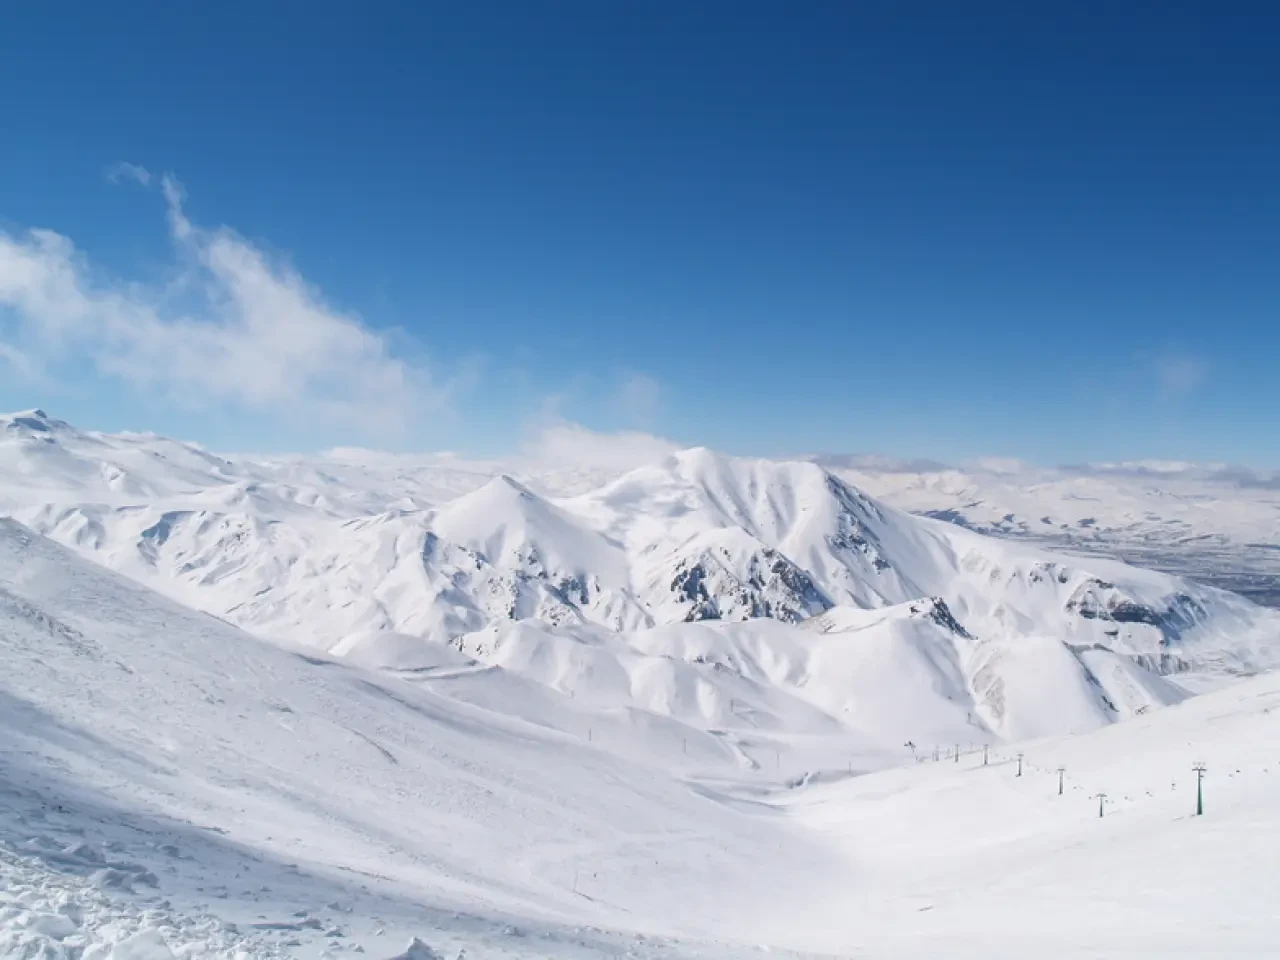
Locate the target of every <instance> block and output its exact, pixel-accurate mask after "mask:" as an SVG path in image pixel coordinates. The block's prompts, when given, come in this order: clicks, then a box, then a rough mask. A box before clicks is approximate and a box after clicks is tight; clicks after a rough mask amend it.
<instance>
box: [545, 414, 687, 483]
mask: <svg viewBox="0 0 1280 960" xmlns="http://www.w3.org/2000/svg"><path fill="white" fill-rule="evenodd" d="M679 449H680V447H679V446H678V445H677V444H675V443H673V442H671V441H670V440H666V439H664V438H662V437H658V436H654V435H653V434H651V433H642V432H640V431H635V430H624V431H621V432H618V433H601V432H598V431H595V430H589V429H587V428H586V427H584V426H581V425H580V424H576V423H569V422H567V421H556V422H550V423H543V424H542V425H541V426H539V427H535V428H533V429H532V430H531V431H530V432H529V435H528V437H527V438H526V440H525V442H524V446H523V448H522V452H523V453H524V455H525V456H527V457H528V458H529V459H531V460H534V461H536V462H538V463H544V464H549V465H555V466H558V467H583V468H590V469H599V470H614V471H623V470H630V469H632V468H634V467H640V466H644V465H645V464H648V463H657V462H658V461H660V460H662V459H664V458H666V457H669V456H670V455H671V454H673V453H675V452H676V451H677V450H679Z"/></svg>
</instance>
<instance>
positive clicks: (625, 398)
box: [613, 373, 662, 425]
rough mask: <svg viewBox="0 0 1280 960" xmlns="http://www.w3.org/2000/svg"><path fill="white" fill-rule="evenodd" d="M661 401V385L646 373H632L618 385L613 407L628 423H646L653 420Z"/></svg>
mask: <svg viewBox="0 0 1280 960" xmlns="http://www.w3.org/2000/svg"><path fill="white" fill-rule="evenodd" d="M661 402H662V387H661V385H660V384H659V383H658V381H657V380H655V379H654V378H653V377H651V376H649V375H648V374H646V373H632V374H630V375H628V376H627V377H626V378H625V379H624V380H623V381H622V383H620V384H619V385H618V388H617V390H616V391H615V392H614V395H613V407H614V409H615V410H616V411H617V412H618V413H619V414H620V415H621V416H622V417H623V418H624V419H626V421H627V422H628V423H631V424H635V425H647V424H650V423H652V422H653V419H654V417H655V416H657V413H658V407H659V405H660V404H661Z"/></svg>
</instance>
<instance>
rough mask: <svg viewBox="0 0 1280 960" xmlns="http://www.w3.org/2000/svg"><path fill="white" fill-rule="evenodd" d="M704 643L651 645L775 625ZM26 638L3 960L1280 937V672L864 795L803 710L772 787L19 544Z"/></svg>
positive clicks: (1070, 946)
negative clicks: (1198, 792)
mask: <svg viewBox="0 0 1280 960" xmlns="http://www.w3.org/2000/svg"><path fill="white" fill-rule="evenodd" d="M871 616H873V614H871V613H869V612H867V611H854V612H844V611H836V612H834V613H833V614H828V615H825V622H821V623H815V624H813V625H811V626H810V627H808V628H807V629H811V630H813V631H814V634H815V636H817V637H824V636H830V635H831V634H832V633H833V632H836V631H839V630H842V629H848V628H849V627H851V626H855V625H857V623H851V622H850V621H859V622H860V621H863V620H865V619H866V618H869V617H871ZM893 616H894V615H893V614H891V617H893ZM896 619H897V620H900V621H902V622H901V623H899V624H898V626H899V627H901V628H902V629H904V630H905V631H906V632H907V633H908V634H911V633H913V632H915V631H916V630H917V629H918V628H919V627H920V626H921V625H922V624H925V625H930V627H931V628H937V629H942V627H941V626H940V625H938V624H937V623H936V622H935V621H934V620H932V619H929V618H928V617H927V616H926V617H923V618H912V617H910V615H909V614H908V615H902V614H897V615H896ZM864 625H865V624H864ZM687 626H689V627H692V628H693V630H694V632H693V633H690V634H689V636H690V637H694V638H698V639H690V640H684V639H679V638H680V636H681V634H682V633H683V631H682V630H680V629H679V628H675V627H671V628H660V629H658V630H657V631H655V632H654V633H652V634H651V635H650V637H649V642H650V643H653V644H658V645H663V644H670V643H674V642H677V640H678V642H681V643H689V644H691V645H693V646H695V647H700V648H702V649H704V650H708V651H710V650H718V651H720V653H724V652H725V647H724V646H723V645H720V641H719V640H717V639H716V638H715V637H714V634H716V633H717V632H721V633H725V634H727V635H730V636H732V634H733V633H734V628H736V627H740V626H742V625H739V624H692V625H687ZM766 626H767V625H766ZM771 628H773V629H778V630H796V629H801V628H797V627H795V626H793V625H789V624H782V623H776V624H772V627H771ZM824 630H825V631H826V633H823V632H822V631H824ZM0 636H2V637H3V643H0V658H2V661H3V662H0V716H2V717H3V729H4V731H5V734H4V737H3V739H0V877H2V878H3V883H2V884H0V955H4V956H42V957H73V956H74V957H79V958H80V960H86V958H88V960H102V958H113V960H160V958H168V957H170V956H192V957H201V956H203V957H236V956H239V957H322V956H330V957H339V956H351V955H353V954H355V953H357V952H362V953H363V954H364V955H367V956H372V957H381V958H390V957H393V956H397V955H403V954H404V952H405V951H406V945H407V944H409V943H410V941H411V939H412V938H414V937H418V938H421V942H422V944H423V945H429V947H428V946H420V947H419V948H417V951H418V952H417V956H419V957H429V956H431V954H429V953H426V952H425V950H427V949H431V950H432V951H434V952H435V953H436V954H438V955H440V956H447V957H449V958H451V960H452V957H453V956H454V955H455V954H456V953H457V952H458V951H459V950H463V949H465V951H466V955H467V956H468V957H471V958H482V960H483V958H512V957H561V958H565V957H567V958H596V957H615V956H634V957H648V958H659V957H663V958H668V957H669V958H675V957H715V958H726V960H727V958H731V957H743V956H755V955H766V954H767V955H772V956H777V955H784V956H785V955H794V956H800V955H824V956H839V957H854V956H902V957H936V956H947V957H958V958H967V957H974V958H977V957H983V958H989V957H1027V956H1044V957H1109V956H1115V957H1137V956H1161V957H1174V956H1186V957H1202V956H1259V957H1261V956H1266V955H1269V951H1270V950H1271V949H1272V945H1273V944H1274V942H1275V936H1276V933H1277V932H1278V931H1280V913H1278V912H1277V908H1276V906H1275V904H1276V903H1277V902H1280V901H1278V900H1277V897H1276V894H1277V892H1278V891H1277V889H1276V885H1277V881H1276V879H1275V877H1276V874H1275V871H1274V870H1273V869H1272V864H1273V863H1274V861H1275V858H1276V856H1277V854H1280V850H1277V845H1280V813H1278V812H1277V811H1280V803H1278V802H1277V801H1280V761H1278V760H1277V758H1276V757H1275V756H1274V752H1275V751H1274V745H1275V744H1276V743H1277V742H1280V740H1278V739H1277V736H1278V735H1280V713H1277V711H1276V707H1277V706H1278V705H1280V678H1278V677H1277V676H1276V675H1274V674H1267V675H1264V676H1259V677H1256V678H1253V679H1248V680H1244V681H1240V682H1237V683H1234V684H1231V685H1229V686H1226V687H1224V688H1222V689H1220V690H1217V691H1214V692H1210V693H1206V694H1203V695H1201V696H1198V697H1195V698H1191V699H1189V700H1185V701H1184V702H1182V703H1180V704H1178V705H1175V706H1170V707H1167V708H1165V709H1162V710H1158V711H1149V712H1146V713H1144V714H1143V715H1141V716H1138V717H1136V718H1134V719H1131V720H1129V721H1128V722H1126V723H1123V724H1114V725H1107V726H1105V727H1102V728H1098V729H1096V730H1094V731H1092V732H1089V733H1083V734H1077V735H1074V736H1068V737H1059V738H1050V739H1042V740H1034V741H1029V742H1026V743H1024V744H1020V745H1017V746H1013V745H998V746H997V747H996V748H995V749H994V751H993V753H992V755H991V763H990V765H989V766H985V767H984V766H983V765H982V755H981V752H980V751H978V750H974V751H973V752H969V753H966V754H964V755H962V756H961V757H960V758H959V760H958V762H957V761H955V760H953V759H952V758H950V757H946V758H944V759H943V760H940V761H939V762H936V763H935V762H933V761H932V760H925V761H924V762H921V763H912V762H906V763H905V764H904V765H901V766H898V767H895V768H890V769H886V770H881V771H879V772H874V771H873V772H865V773H864V772H862V771H861V770H858V769H857V768H856V767H855V768H854V772H857V773H861V775H858V776H850V763H849V762H846V761H845V759H844V758H838V757H837V751H834V750H830V748H831V747H833V746H835V745H836V744H837V743H840V742H841V740H840V737H845V738H846V739H845V740H844V741H843V742H844V743H845V745H848V746H850V747H852V746H854V745H855V741H856V738H852V737H851V736H850V735H848V734H847V733H842V734H839V735H838V736H837V735H832V734H831V733H830V731H827V732H826V733H825V734H824V732H823V731H822V730H821V729H818V728H817V727H815V728H814V729H812V730H803V729H797V723H796V720H795V718H794V717H792V718H788V730H787V732H788V733H789V737H779V738H778V739H777V740H776V742H775V745H774V749H775V750H776V751H777V754H778V756H779V758H780V759H779V761H778V763H777V765H776V766H775V767H773V768H772V769H771V765H770V764H769V763H767V762H758V763H756V764H741V763H738V762H736V761H734V760H733V759H732V758H731V757H728V756H727V755H726V754H723V753H720V752H717V751H714V750H703V749H701V746H702V745H701V742H699V749H698V750H694V751H690V752H689V753H685V752H684V751H683V750H681V749H680V748H679V747H677V746H676V744H675V742H674V739H673V737H674V734H672V738H671V739H669V740H668V741H667V743H666V746H665V748H664V751H665V752H660V751H659V748H660V742H659V741H658V740H655V739H653V737H654V732H653V727H654V723H649V724H646V723H643V722H639V721H638V719H637V718H638V717H639V714H632V715H631V719H630V720H628V719H626V715H625V713H624V714H622V715H616V716H615V721H616V722H615V725H614V727H613V729H612V732H611V735H610V736H611V738H612V739H611V740H610V739H608V738H604V737H602V738H600V739H597V738H595V737H594V736H593V735H592V728H590V727H589V728H588V729H587V730H586V731H579V732H578V733H577V734H574V733H571V732H565V731H563V730H560V729H556V728H553V727H552V726H548V725H546V724H545V723H544V722H541V721H545V720H546V719H548V718H550V719H555V718H557V717H559V718H561V719H563V717H565V716H566V715H572V714H579V715H583V716H585V717H587V718H589V720H588V722H590V723H593V724H594V723H596V722H598V721H599V718H602V717H604V716H606V715H607V714H608V711H607V710H605V711H600V712H597V711H596V707H593V706H591V705H590V704H582V703H580V702H579V698H578V697H577V696H573V697H569V696H567V695H561V696H559V697H556V698H552V696H551V691H552V690H553V686H552V685H548V684H546V683H543V682H539V681H536V680H534V679H532V678H529V677H526V676H524V675H523V674H522V673H520V672H518V671H516V672H511V671H505V670H495V669H492V668H482V669H478V670H477V669H474V668H469V667H466V666H464V665H460V663H459V662H457V661H454V662H448V658H447V657H442V660H441V662H439V663H437V664H436V665H435V666H434V667H433V668H431V669H430V670H429V671H427V672H425V673H420V674H418V676H417V680H416V681H413V682H411V681H410V680H409V679H405V678H403V677H396V676H392V675H389V674H388V673H387V672H381V673H371V672H368V671H367V670H365V669H364V668H362V667H360V666H357V665H354V664H352V663H349V662H344V661H341V660H334V659H330V658H328V657H325V656H319V655H316V654H315V653H314V652H313V651H309V650H308V649H306V648H301V647H296V646H292V645H279V644H272V643H267V642H263V641H261V640H258V639H256V638H254V637H251V636H248V635H247V634H245V633H243V632H241V631H240V630H238V629H236V628H235V627H233V626H231V625H229V624H227V623H225V622H222V621H220V620H218V619H216V618H212V617H210V616H207V615H205V614H201V613H196V612H193V611H190V610H187V609H185V608H183V607H181V606H179V605H177V604H175V603H173V602H172V601H169V600H167V599H164V598H162V597H160V596H158V595H156V594H154V593H153V592H151V591H149V590H147V589H146V588H144V587H141V586H139V585H137V584H135V583H133V582H130V581H128V580H126V579H124V578H122V577H120V576H119V575H117V574H114V573H111V572H109V571H105V570H103V569H101V568H99V567H96V566H94V565H91V564H89V563H87V562H86V561H84V560H83V559H81V558H79V557H78V556H76V555H75V554H73V553H71V552H70V551H69V550H67V549H66V548H63V547H60V546H58V545H56V544H54V543H53V542H51V541H49V540H47V539H45V538H43V537H41V536H39V535H38V534H35V533H34V532H32V531H30V530H28V529H26V528H24V527H22V526H21V525H19V524H17V523H14V522H12V521H0ZM739 639H741V638H739ZM732 649H733V650H735V651H736V654H735V655H737V656H739V657H741V658H743V659H744V660H745V659H747V658H749V657H751V656H753V655H759V649H757V650H756V651H755V653H754V654H753V651H752V648H751V645H750V644H747V643H745V642H744V643H742V644H741V645H739V646H735V647H733V648H732ZM757 666H758V667H759V668H760V669H767V668H768V666H767V664H765V663H763V662H761V663H759V664H757ZM741 672H742V673H744V674H745V673H747V672H748V671H747V669H746V667H745V665H744V666H743V667H742V668H741ZM433 677H434V678H436V679H433ZM487 684H492V685H493V687H492V689H489V690H488V691H487V693H486V692H484V691H483V689H482V688H484V687H485V686H486V685H487ZM468 685H469V686H468ZM865 693H869V691H868V692H865ZM865 693H864V696H862V697H860V698H859V699H865V698H866V696H865ZM486 696H488V697H490V698H493V699H494V700H496V701H499V702H500V704H501V709H497V708H496V706H485V705H483V704H482V703H480V702H479V701H482V700H483V699H485V697H486ZM602 697H603V699H604V700H606V701H609V702H611V701H612V697H611V696H608V695H606V694H602ZM597 706H598V705H597ZM674 712H678V711H673V713H674ZM521 713H524V714H526V715H527V716H528V717H529V718H530V719H521V718H520V717H519V715H520V714H521ZM614 713H615V714H617V711H614ZM653 716H655V717H656V716H657V715H656V714H654V715H653ZM666 722H670V721H669V720H668V721H666ZM695 726H696V725H694V724H690V725H687V726H686V727H684V728H682V729H689V730H692V729H693V728H694V727H695ZM668 732H669V733H670V731H668ZM584 733H585V734H586V735H585V736H583V735H582V734H584ZM815 743H818V744H821V745H822V746H819V747H815V746H814V744H815ZM628 745H629V746H628ZM1016 751H1021V752H1023V753H1024V754H1025V761H1024V763H1025V771H1024V776H1022V777H1017V776H1016V775H1015V771H1016V761H1014V760H1013V755H1014V753H1015V752H1016ZM646 757H648V759H646ZM762 759H763V758H762ZM1196 760H1204V761H1206V762H1207V763H1208V764H1209V775H1208V779H1207V781H1206V800H1207V813H1206V816H1204V817H1202V818H1195V817H1192V816H1191V812H1192V810H1193V786H1194V779H1193V775H1192V773H1191V771H1190V765H1191V763H1192V762H1193V761H1196ZM1059 765H1063V766H1065V768H1066V771H1067V775H1066V780H1065V786H1066V790H1065V795H1064V796H1062V797H1059V796H1058V795H1057V792H1056V790H1057V780H1056V775H1055V774H1054V773H1053V771H1054V770H1055V769H1056V767H1057V766H1059ZM797 769H800V770H801V771H802V772H801V773H800V775H796V770H797ZM1098 792H1106V793H1107V795H1108V800H1107V807H1106V816H1105V818H1103V819H1101V820H1099V819H1098V818H1097V808H1096V804H1097V800H1096V799H1095V794H1097V793H1098ZM408 955H409V956H414V954H413V953H412V952H410V953H409V954H408Z"/></svg>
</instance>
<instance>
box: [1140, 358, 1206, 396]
mask: <svg viewBox="0 0 1280 960" xmlns="http://www.w3.org/2000/svg"><path fill="white" fill-rule="evenodd" d="M1152 367H1153V370H1154V372H1155V377H1156V383H1157V385H1158V386H1159V388H1160V392H1161V393H1162V394H1163V395H1164V396H1166V397H1180V396H1184V395H1186V394H1188V393H1191V392H1192V391H1194V390H1195V389H1196V388H1198V387H1199V386H1201V385H1202V384H1203V383H1204V382H1205V380H1207V379H1208V377H1209V369H1210V368H1209V364H1208V363H1207V362H1206V361H1205V360H1202V359H1200V358H1199V357H1195V356H1191V355H1190V354H1187V353H1182V352H1177V351H1168V352H1165V353H1161V354H1157V355H1156V356H1155V357H1153V358H1152Z"/></svg>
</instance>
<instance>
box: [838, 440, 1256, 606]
mask: <svg viewBox="0 0 1280 960" xmlns="http://www.w3.org/2000/svg"><path fill="white" fill-rule="evenodd" d="M815 459H816V461H817V462H820V463H822V464H823V465H824V466H825V467H827V469H830V470H832V471H833V472H835V473H836V474H837V475H839V476H840V477H841V478H843V479H845V480H847V481H848V482H850V483H851V484H853V485H855V486H857V487H859V488H860V489H862V490H865V491H867V492H868V493H871V494H872V495H874V496H876V497H878V498H881V499H883V500H885V501H887V502H889V503H892V504H893V505H894V506H897V507H899V508H901V509H904V510H908V511H910V512H912V513H916V514H920V515H923V516H933V517H937V518H940V519H945V520H947V521H949V522H951V523H955V524H959V525H961V526H964V527H966V528H968V529H970V530H975V531H977V532H979V533H985V534H989V535H991V536H996V537H1002V538H1008V539H1016V540H1022V541H1026V542H1032V543H1037V544H1040V545H1042V546H1044V547H1046V548H1048V549H1053V550H1059V551H1065V552H1068V553H1077V554H1078V553H1085V554H1092V555H1101V556H1109V557H1113V558H1118V559H1123V560H1125V561H1127V562H1129V563H1133V564H1135V565H1137V566H1143V567H1151V568H1153V569H1159V570H1164V571H1167V572H1171V573H1177V574H1185V575H1190V576H1192V577H1195V578H1196V579H1199V580H1202V581H1205V582H1210V583H1214V584H1217V585H1220V586H1225V587H1227V588H1229V589H1232V590H1234V591H1237V592H1240V593H1243V594H1245V595H1246V596H1249V597H1251V598H1256V599H1257V600H1258V601H1259V602H1263V603H1267V604H1268V605H1271V606H1280V482H1277V480H1276V479H1275V478H1274V477H1267V476H1259V475H1256V474H1252V473H1250V472H1249V471H1244V470H1239V469H1230V468H1227V467H1223V466H1221V465H1205V466H1197V465H1194V464H1183V463H1159V462H1157V463H1132V464H1123V463H1122V464H1095V465H1083V466H1079V467H1074V468H1072V467H1065V468H1056V469H1048V468H1042V467H1036V466H1032V465H1030V464H1025V463H1020V462H994V463H986V462H978V463H975V464H971V465H969V466H967V467H950V466H944V465H941V464H929V463H918V462H911V463H895V462H893V461H889V460H885V459H883V458H868V457H836V456H826V457H818V458H815Z"/></svg>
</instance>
